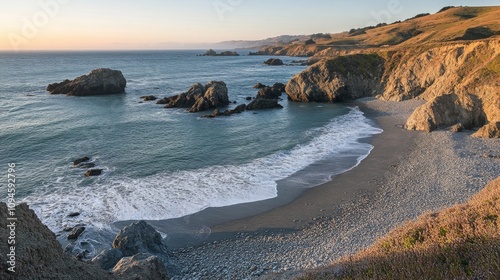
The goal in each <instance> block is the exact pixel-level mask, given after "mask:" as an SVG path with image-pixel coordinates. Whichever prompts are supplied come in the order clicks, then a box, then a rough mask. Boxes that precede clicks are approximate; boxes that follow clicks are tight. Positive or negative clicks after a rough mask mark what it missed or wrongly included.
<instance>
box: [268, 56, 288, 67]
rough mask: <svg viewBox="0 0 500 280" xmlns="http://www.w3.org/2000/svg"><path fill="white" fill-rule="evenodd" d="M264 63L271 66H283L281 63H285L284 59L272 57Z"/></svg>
mask: <svg viewBox="0 0 500 280" xmlns="http://www.w3.org/2000/svg"><path fill="white" fill-rule="evenodd" d="M264 64H265V65H269V66H281V65H285V64H284V63H283V60H281V59H279V58H270V59H268V60H266V61H264Z"/></svg>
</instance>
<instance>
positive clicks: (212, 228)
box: [114, 101, 420, 249]
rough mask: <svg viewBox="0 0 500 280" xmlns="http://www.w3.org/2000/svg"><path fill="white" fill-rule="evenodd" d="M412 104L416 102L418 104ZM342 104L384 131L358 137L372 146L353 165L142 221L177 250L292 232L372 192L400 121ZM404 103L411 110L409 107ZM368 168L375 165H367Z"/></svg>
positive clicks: (394, 146)
mask: <svg viewBox="0 0 500 280" xmlns="http://www.w3.org/2000/svg"><path fill="white" fill-rule="evenodd" d="M413 103H415V102H413ZM416 103H419V104H420V102H416ZM345 105H347V106H353V107H354V106H357V107H359V108H360V110H361V111H362V112H363V114H364V115H365V117H366V118H368V119H370V120H371V121H373V122H374V123H375V124H376V126H377V127H379V128H382V129H383V131H384V132H383V133H381V134H377V135H374V136H372V137H371V138H366V139H361V140H360V142H366V143H370V144H372V146H374V149H373V150H372V151H371V152H370V154H369V155H368V156H367V157H366V158H364V159H363V160H362V161H360V162H359V163H358V165H356V166H354V167H352V168H351V169H349V170H348V171H345V172H343V173H340V174H337V175H333V176H332V178H334V179H333V180H330V181H329V182H325V183H322V184H320V185H318V186H314V187H311V188H307V189H304V188H303V187H293V188H291V187H290V186H288V185H285V184H284V183H283V182H278V186H277V189H278V195H277V196H276V197H275V198H271V199H267V200H263V201H255V202H249V203H242V204H237V205H230V206H224V207H210V208H207V209H204V210H202V211H200V212H197V213H194V214H192V215H189V216H185V217H181V218H175V219H168V220H160V221H148V223H150V224H151V225H153V226H154V227H155V228H156V229H157V230H159V231H161V232H163V233H166V234H167V235H168V237H167V239H166V242H167V245H168V246H169V248H172V249H178V248H185V247H193V246H201V245H203V244H206V243H210V242H214V241H220V240H225V239H234V238H236V237H238V236H239V235H241V234H242V233H246V232H251V233H257V234H269V233H276V232H293V231H297V230H299V229H301V228H304V227H306V226H308V225H309V224H311V222H314V221H317V220H319V219H322V218H325V217H332V216H334V215H336V214H337V209H336V207H337V206H338V205H341V204H343V203H346V202H348V201H351V200H353V199H355V198H356V197H357V196H358V195H360V194H367V193H371V192H373V191H374V189H373V187H372V186H370V185H368V184H366V183H367V182H368V181H370V180H372V179H373V178H374V177H375V176H377V175H378V174H379V172H382V171H384V170H385V167H384V166H385V165H386V164H385V163H383V164H381V165H378V164H376V163H377V162H379V163H380V162H384V161H387V162H388V163H387V164H389V163H393V162H396V161H397V160H398V159H397V158H394V157H392V156H391V157H387V156H386V155H387V154H388V153H387V151H388V150H398V149H399V148H404V147H401V146H400V145H399V144H398V143H395V142H392V143H390V142H391V141H389V140H390V138H391V136H392V135H393V133H395V132H394V131H402V129H401V128H400V127H396V125H397V124H402V123H404V120H405V119H403V118H394V116H391V117H389V118H388V119H387V120H385V119H384V117H383V116H382V115H381V113H380V112H378V111H377V110H374V109H371V108H369V107H368V106H366V104H365V103H364V102H360V101H353V102H351V103H346V104H345ZM410 107H411V108H414V106H413V105H411V106H410ZM406 136H407V138H408V141H411V139H412V138H413V136H412V135H411V133H408V134H407V135H406ZM399 137H400V136H399ZM389 143H390V144H389ZM395 154H396V153H392V154H390V155H395ZM366 161H368V162H366ZM374 166H378V168H373V167H374ZM353 186H354V187H353ZM302 206H306V208H305V209H304V208H303V207H302ZM332 206H333V207H332ZM283 217H289V218H283ZM131 222H134V221H129V220H127V221H119V222H115V223H114V225H115V226H116V227H117V228H123V227H124V226H127V225H129V224H130V223H131Z"/></svg>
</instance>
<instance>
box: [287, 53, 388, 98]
mask: <svg viewBox="0 0 500 280" xmlns="http://www.w3.org/2000/svg"><path fill="white" fill-rule="evenodd" d="M383 73H384V59H383V58H381V57H380V56H378V55H377V54H356V55H349V56H340V57H336V58H333V59H329V60H325V61H321V62H318V63H316V64H315V65H313V66H311V67H309V68H308V69H307V70H305V71H303V72H302V73H299V74H297V75H295V76H294V77H293V78H292V79H291V80H290V81H289V82H288V84H287V85H286V93H287V94H288V96H289V99H290V100H292V101H296V102H340V101H343V100H349V99H356V98H361V97H369V96H375V95H376V93H377V92H382V84H381V78H382V74H383Z"/></svg>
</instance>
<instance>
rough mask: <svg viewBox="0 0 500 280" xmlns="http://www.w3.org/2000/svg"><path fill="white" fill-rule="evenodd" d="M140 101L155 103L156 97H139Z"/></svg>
mask: <svg viewBox="0 0 500 280" xmlns="http://www.w3.org/2000/svg"><path fill="white" fill-rule="evenodd" d="M140 98H141V99H142V100H144V101H155V100H156V99H158V98H157V97H156V96H154V95H145V96H141V97H140Z"/></svg>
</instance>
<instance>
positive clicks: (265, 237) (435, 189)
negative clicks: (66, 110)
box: [156, 98, 500, 279]
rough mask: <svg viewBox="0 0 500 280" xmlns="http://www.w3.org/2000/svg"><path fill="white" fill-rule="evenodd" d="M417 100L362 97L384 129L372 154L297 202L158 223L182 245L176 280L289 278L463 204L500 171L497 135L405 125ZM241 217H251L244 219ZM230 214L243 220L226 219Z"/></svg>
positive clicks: (222, 210)
mask: <svg viewBox="0 0 500 280" xmlns="http://www.w3.org/2000/svg"><path fill="white" fill-rule="evenodd" d="M420 104H422V101H418V100H413V101H406V102H400V103H395V102H384V101H378V100H375V99H372V98H368V99H363V100H359V101H357V104H355V105H359V106H360V107H361V109H362V110H363V111H364V112H365V114H366V116H367V117H369V118H371V119H373V120H374V121H375V122H376V123H377V124H378V125H379V126H380V127H381V128H382V129H383V130H384V132H383V133H382V134H380V135H377V136H375V137H374V138H373V139H372V142H371V143H372V144H373V146H374V149H373V151H372V152H371V154H370V155H369V156H368V157H367V158H366V159H365V160H364V161H363V162H361V164H360V165H359V166H357V167H355V168H354V169H352V170H350V171H348V172H346V173H343V174H341V175H338V176H335V177H334V178H333V180H332V181H331V182H329V183H326V184H324V185H321V186H319V187H316V188H313V189H310V190H307V191H305V192H304V193H301V194H299V196H298V197H296V198H293V196H290V197H287V196H286V195H285V196H282V197H281V198H277V199H275V200H270V201H265V202H260V203H250V204H247V205H239V206H234V207H223V208H220V209H208V210H207V211H205V212H204V213H200V214H198V215H194V216H192V217H189V218H184V219H179V220H177V221H174V222H171V223H170V224H168V223H167V224H165V223H164V222H163V223H157V224H156V226H157V227H158V228H159V229H160V230H162V229H167V228H168V229H169V231H170V232H171V233H174V234H171V235H170V238H169V243H170V244H169V245H170V246H171V247H172V248H177V250H175V251H174V255H175V256H176V258H177V262H178V266H179V268H180V273H179V275H177V276H176V277H175V278H174V279H256V278H259V277H262V276H265V277H269V276H270V275H274V273H279V274H277V275H278V276H277V277H278V278H279V277H281V278H284V279H286V278H289V277H291V276H292V275H297V274H300V272H301V271H303V270H305V269H311V268H317V267H321V266H325V265H328V264H329V263H330V262H332V261H333V260H335V259H337V258H339V257H342V256H346V255H348V254H353V253H356V252H357V251H359V250H361V249H363V248H366V247H367V246H370V245H371V244H373V242H374V241H375V240H376V239H377V238H379V237H381V236H383V235H384V234H386V233H387V232H388V231H389V230H391V229H392V228H394V227H395V226H398V225H400V224H401V223H403V222H405V221H407V220H409V219H414V218H416V217H417V216H418V215H420V214H422V213H425V212H429V211H437V210H439V209H443V208H446V207H449V206H451V205H453V204H456V203H462V202H465V201H467V200H468V199H469V198H470V197H471V196H472V195H473V194H475V193H477V192H478V191H479V190H480V189H481V188H483V187H484V186H485V185H486V184H487V183H488V182H489V181H491V180H493V179H495V178H496V177H498V176H500V168H499V166H500V161H499V159H498V158H497V157H488V156H487V155H494V156H498V153H500V141H498V139H475V138H472V137H470V135H471V134H472V131H468V132H464V133H457V134H453V133H451V132H448V131H445V130H442V131H436V132H433V133H424V132H414V131H405V130H404V129H402V125H403V123H404V121H405V120H406V118H407V117H408V116H409V114H410V113H411V112H412V111H413V109H414V108H416V107H417V106H419V105H420ZM485 155H486V156H485ZM294 195H297V194H294ZM291 198H293V201H291V202H290V199H291ZM222 214H224V215H222ZM241 215H243V216H248V217H245V218H240V219H237V218H238V217H241ZM220 216H224V217H225V218H223V219H222V218H220ZM227 217H233V218H235V219H236V220H231V218H230V219H229V220H230V221H226V222H222V223H220V222H221V221H224V219H228V218H227ZM175 231H177V232H176V233H175ZM200 244H201V245H200ZM283 273H284V274H283Z"/></svg>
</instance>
